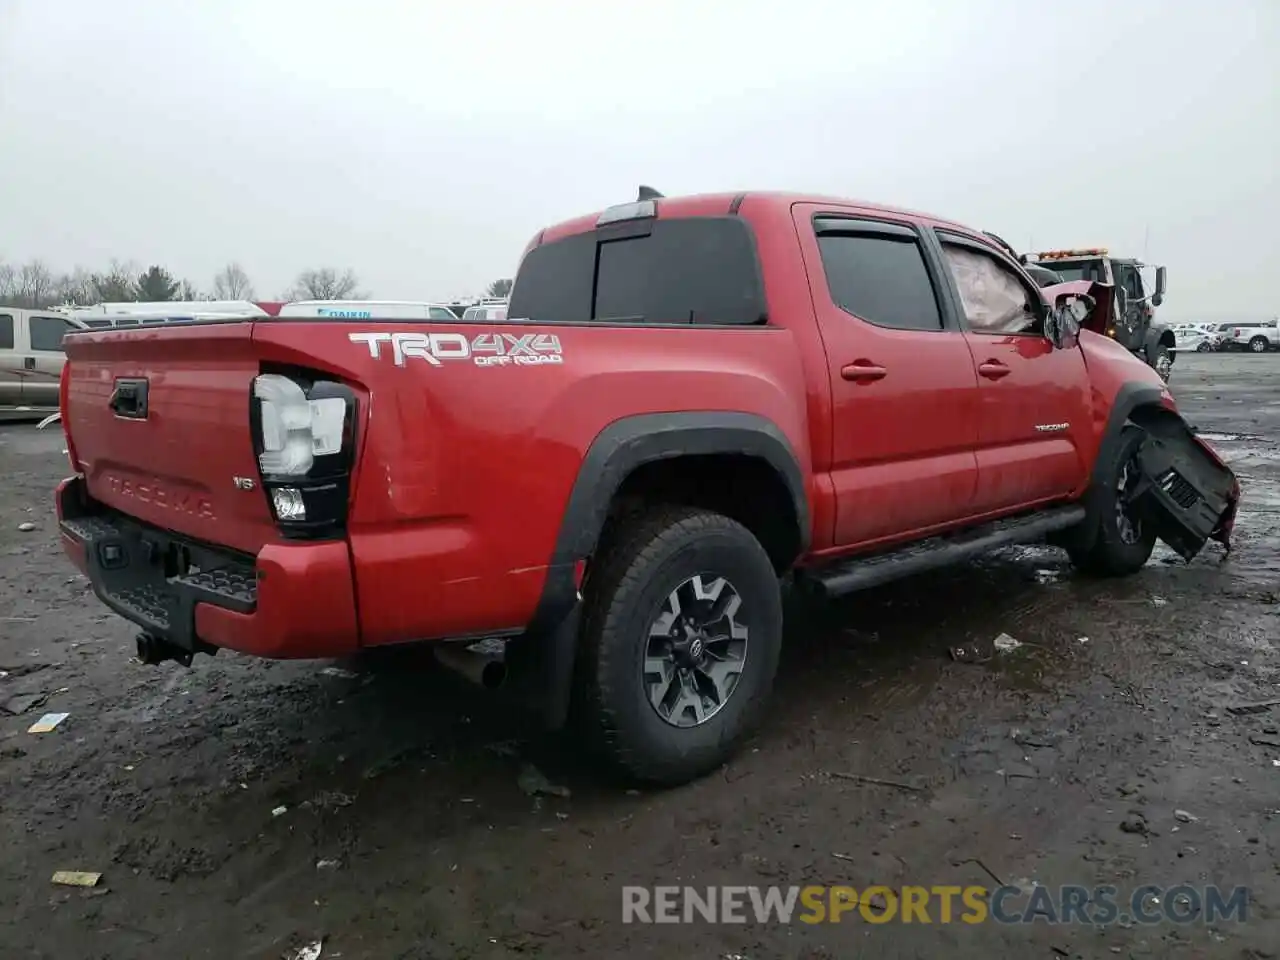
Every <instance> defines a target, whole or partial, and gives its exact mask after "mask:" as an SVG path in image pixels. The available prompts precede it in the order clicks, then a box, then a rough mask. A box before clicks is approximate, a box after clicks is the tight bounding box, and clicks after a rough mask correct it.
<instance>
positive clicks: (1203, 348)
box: [1196, 340, 1213, 353]
mask: <svg viewBox="0 0 1280 960" xmlns="http://www.w3.org/2000/svg"><path fill="white" fill-rule="evenodd" d="M1212 349H1213V347H1211V346H1209V341H1208V340H1201V341H1200V344H1199V346H1197V347H1196V353H1208V352H1209V351H1210V350H1212Z"/></svg>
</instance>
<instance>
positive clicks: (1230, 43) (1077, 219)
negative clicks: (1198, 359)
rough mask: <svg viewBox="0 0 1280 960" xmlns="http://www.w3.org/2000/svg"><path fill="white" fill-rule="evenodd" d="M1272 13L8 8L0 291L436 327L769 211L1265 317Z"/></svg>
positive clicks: (665, 3)
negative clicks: (510, 295) (120, 280)
mask: <svg viewBox="0 0 1280 960" xmlns="http://www.w3.org/2000/svg"><path fill="white" fill-rule="evenodd" d="M1278 24H1280V2H1277V0H1220V2H1218V3H1216V4H1212V5H1210V4H1206V3H1192V2H1190V0H1187V2H1177V0H1173V2H1163V3H1161V2H1151V3H1144V2H1101V3H1099V2H1094V0H1064V2H1059V3H1054V4H1050V5H1044V4H1028V3H1025V2H1017V0H954V2H945V3H944V2H942V0H934V2H931V3H930V2H913V0H894V2H892V3H885V2H883V0H844V2H836V0H833V2H830V3H817V2H808V0H732V2H730V0H705V2H702V3H695V2H693V0H679V2H676V0H645V2H640V3H630V2H624V0H606V2H592V0H577V2H571V0H525V2H517V0H509V2H498V0H416V2H413V0H406V2H390V0H363V2H361V3H359V4H357V3H353V2H350V0H342V2H333V0H0V258H3V259H6V260H8V261H10V262H12V261H21V260H26V259H29V258H32V257H40V258H43V259H44V260H46V261H47V262H48V263H49V264H50V265H51V266H53V267H55V268H58V269H67V268H70V267H72V266H75V265H83V266H86V267H90V268H94V269H97V268H99V267H100V266H102V265H105V263H106V262H107V261H108V260H110V259H111V258H113V257H114V258H120V259H124V260H132V261H135V262H137V263H139V264H150V263H161V264H163V265H165V266H167V267H168V268H169V269H171V270H172V271H173V272H174V273H175V274H177V275H179V276H183V277H188V278H190V279H192V280H193V281H195V282H196V283H197V284H198V285H199V286H201V287H203V288H206V289H207V288H208V287H209V285H210V283H211V280H212V276H213V274H214V272H215V271H216V270H217V269H218V268H219V267H220V266H221V265H223V264H224V263H226V262H227V261H229V260H232V259H235V260H239V261H240V262H241V263H242V264H243V265H244V266H245V268H246V269H247V270H248V272H249V274H250V275H251V277H252V278H253V280H254V282H255V284H256V287H257V290H258V294H259V295H260V296H262V297H267V296H271V295H273V294H276V293H278V292H280V291H281V290H283V289H284V288H285V287H286V286H287V285H288V284H289V283H290V281H291V280H292V278H293V276H294V275H295V274H296V273H297V272H298V271H299V270H300V269H303V268H305V267H310V266H319V265H326V264H331V265H334V266H339V267H345V266H351V267H353V268H355V270H356V271H357V272H358V273H359V275H360V277H361V279H362V280H363V282H364V285H365V286H366V287H367V288H369V289H370V290H372V292H373V293H374V294H376V295H377V296H379V297H383V298H394V299H419V298H424V299H436V298H447V297H451V296H455V295H462V294H469V293H474V292H479V291H480V290H481V288H482V287H483V286H484V284H485V283H487V282H488V281H489V280H492V279H494V278H497V277H502V276H510V275H511V273H512V272H513V270H514V268H515V265H516V261H517V258H518V257H519V254H520V251H521V249H522V248H523V246H524V244H525V242H526V241H527V240H528V239H529V237H530V236H532V235H533V234H534V233H535V232H536V231H537V230H538V229H539V228H540V227H542V226H543V225H545V224H547V223H549V222H555V221H557V220H562V219H565V218H567V217H570V216H573V215H576V214H579V213H584V212H587V211H590V210H595V209H598V208H600V207H603V206H606V205H608V204H611V203H617V202H621V201H625V200H630V199H633V198H634V195H635V190H636V187H637V185H638V184H640V183H648V184H651V185H653V186H655V187H657V188H658V189H659V190H662V191H663V192H664V193H667V194H676V193H689V192H701V191H719V190H737V189H752V188H756V189H759V188H765V189H789V190H802V191H815V192H822V193H826V194H835V195H839V196H850V197H856V198H860V199H865V200H873V201H879V202H885V203H891V204H895V205H899V206H908V207H913V208H916V209H923V210H927V211H930V212H933V213H936V214H939V215H942V216H946V217H950V218H953V219H958V220H961V221H963V222H966V223H968V224H970V225H972V226H976V227H980V228H983V229H989V230H993V231H995V232H997V233H999V234H1002V235H1003V236H1004V237H1005V238H1006V239H1008V240H1009V241H1010V242H1011V243H1013V244H1014V245H1015V246H1016V247H1019V248H1026V246H1027V245H1028V244H1032V245H1034V247H1035V248H1038V249H1039V248H1045V247H1052V246H1071V245H1089V246H1093V245H1106V246H1108V247H1110V248H1111V249H1112V251H1113V252H1116V253H1120V254H1136V255H1139V256H1142V255H1143V254H1144V253H1145V255H1146V257H1147V258H1148V259H1149V260H1150V261H1153V262H1161V263H1164V264H1166V265H1167V266H1168V268H1169V287H1170V293H1169V297H1168V299H1167V301H1166V306H1165V308H1164V309H1163V310H1162V315H1163V316H1164V317H1166V318H1169V319H1176V318H1187V319H1198V318H1201V317H1203V318H1205V319H1212V318H1215V317H1219V316H1224V317H1225V316H1246V315H1268V316H1269V315H1275V314H1277V313H1280V294H1278V293H1277V279H1280V271H1277V268H1276V264H1277V260H1278V259H1280V241H1278V240H1277V236H1278V235H1280V234H1278V233H1277V228H1276V225H1277V223H1278V222H1280V180H1278V179H1277V178H1276V176H1275V170H1276V163H1277V143H1278V140H1280V136H1278V128H1280V66H1277V56H1276V51H1277V50H1278V49H1280V26H1278Z"/></svg>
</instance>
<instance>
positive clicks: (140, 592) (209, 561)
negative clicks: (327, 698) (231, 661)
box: [55, 476, 360, 659]
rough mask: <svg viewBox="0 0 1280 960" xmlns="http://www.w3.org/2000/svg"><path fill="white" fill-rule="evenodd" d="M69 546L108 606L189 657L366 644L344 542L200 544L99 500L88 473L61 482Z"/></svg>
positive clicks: (333, 651) (281, 653)
mask: <svg viewBox="0 0 1280 960" xmlns="http://www.w3.org/2000/svg"><path fill="white" fill-rule="evenodd" d="M55 500H56V504H57V511H58V527H59V530H60V532H61V535H62V545H63V549H64V550H65V551H66V553H67V556H69V557H70V558H71V561H72V563H74V564H75V565H76V567H78V568H79V569H80V570H81V572H83V573H84V574H85V576H87V577H88V578H89V582H90V583H91V584H92V585H93V592H94V593H95V594H97V596H98V599H100V600H101V601H102V602H103V603H104V604H106V605H107V606H108V607H110V608H111V609H112V610H113V611H115V612H116V613H118V614H120V616H122V617H124V618H125V619H126V620H130V621H132V622H133V623H136V624H137V625H138V626H139V627H140V628H141V629H142V630H143V632H145V633H147V634H150V635H151V636H153V637H157V638H159V639H160V640H163V641H165V642H167V643H169V644H172V645H174V646H176V647H178V648H180V649H182V650H184V651H187V652H188V653H192V654H194V653H200V652H204V653H213V652H215V651H216V649H217V648H223V647H224V648H226V649H229V650H236V651H239V652H241V653H247V654H252V655H254V656H260V657H271V658H277V659H293V658H312V657H316V658H318V657H335V656H342V655H345V654H349V653H351V652H353V651H354V650H356V649H358V648H359V645H360V638H359V628H358V622H357V618H356V602H355V591H354V582H353V578H352V570H351V558H350V554H349V552H348V550H347V545H346V543H345V542H343V541H325V542H318V543H298V544H268V545H266V546H264V547H263V548H262V549H261V551H259V553H258V555H257V556H256V557H250V556H245V555H243V554H239V553H236V552H233V551H230V550H226V549H224V548H220V547H217V546H214V545H210V544H203V543H197V542H195V541H191V540H188V539H185V538H183V537H182V536H180V535H178V534H174V533H171V532H170V531H167V530H163V529H160V528H158V527H153V526H151V525H149V524H144V523H141V522H139V521H137V520H134V519H133V518H131V517H128V516H126V515H125V514H122V513H118V512H115V511H112V510H107V509H105V508H103V507H101V506H100V505H98V504H96V503H94V501H93V500H92V499H91V498H90V497H89V495H88V491H87V490H86V488H85V482H84V478H83V477H82V476H74V477H69V478H68V479H66V480H63V481H62V482H61V483H60V484H58V488H57V493H56V497H55Z"/></svg>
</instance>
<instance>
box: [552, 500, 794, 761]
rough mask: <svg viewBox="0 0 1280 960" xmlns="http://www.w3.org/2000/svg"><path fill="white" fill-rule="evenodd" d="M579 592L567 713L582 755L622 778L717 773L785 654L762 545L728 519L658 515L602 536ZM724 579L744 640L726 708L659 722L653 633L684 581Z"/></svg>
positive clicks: (755, 715) (773, 579)
mask: <svg viewBox="0 0 1280 960" xmlns="http://www.w3.org/2000/svg"><path fill="white" fill-rule="evenodd" d="M593 565H594V566H595V569H594V570H592V571H591V572H590V573H589V574H588V577H587V582H586V583H585V584H584V594H585V601H586V603H585V607H584V611H583V613H584V616H583V626H582V636H581V647H580V652H579V669H578V670H577V671H576V675H577V679H578V689H577V691H576V692H577V702H576V703H575V708H576V710H575V712H576V713H577V714H578V721H579V723H580V724H581V725H582V726H583V728H584V732H585V734H586V735H587V737H588V740H589V743H590V745H591V746H592V747H593V748H594V749H595V751H596V752H597V753H598V754H600V755H601V756H602V758H603V759H605V760H606V761H607V762H608V763H609V764H610V765H611V766H613V767H614V768H615V769H616V770H618V771H619V772H621V773H622V774H623V775H624V776H626V777H628V778H631V779H635V780H640V781H646V782H650V783H658V784H664V785H675V784H680V783H686V782H688V781H690V780H693V779H695V778H697V777H699V776H702V775H703V774H706V773H708V772H710V771H711V770H714V769H715V768H716V767H718V766H720V765H721V764H723V763H724V762H725V761H726V760H727V759H728V758H729V757H730V756H731V755H732V754H733V752H734V750H735V749H736V748H737V746H738V745H739V744H740V743H741V742H742V740H743V738H744V737H745V736H746V735H747V734H748V733H749V732H750V731H751V729H752V728H753V727H754V726H755V724H756V723H757V722H758V721H759V720H760V718H761V716H762V714H763V712H764V707H765V702H766V701H767V699H768V696H769V693H770V690H771V688H772V686H773V678H774V674H775V673H776V672H777V667H778V655H779V652H780V650H781V648H782V595H781V585H780V583H779V580H778V576H777V574H776V573H775V571H774V568H773V564H772V563H771V562H770V560H769V556H768V554H766V553H765V551H764V548H763V547H762V546H761V545H760V542H759V541H758V540H756V538H755V537H754V536H752V534H751V533H750V531H748V530H747V529H746V528H745V527H744V526H742V525H741V524H739V523H737V522H736V521H734V520H731V519H729V518H728V517H725V516H722V515H720V514H717V513H712V512H709V511H705V510H697V509H693V508H688V507H671V506H664V507H658V508H655V509H653V510H651V511H648V512H646V513H643V514H640V515H639V516H636V517H634V518H632V519H631V520H630V521H629V522H628V523H627V525H626V527H625V528H624V529H622V530H620V531H618V533H617V534H616V535H615V536H613V537H610V542H609V543H608V544H607V545H605V546H604V550H603V553H602V554H601V555H598V556H597V557H596V558H595V559H594V561H593ZM698 575H702V576H704V577H706V576H707V575H711V576H714V577H717V578H719V577H723V578H725V579H726V580H727V581H728V583H729V584H730V585H731V587H732V588H733V589H734V590H735V591H736V592H737V594H738V595H739V596H740V597H741V600H742V603H741V606H740V607H739V608H738V609H739V610H740V611H743V612H740V613H739V615H738V619H739V620H740V621H741V622H742V623H743V624H745V625H746V626H747V628H748V636H747V641H746V652H745V656H744V659H743V665H742V672H741V675H740V677H739V679H738V681H737V685H736V686H735V687H734V688H733V689H732V691H731V693H729V694H728V695H727V696H725V697H724V699H723V706H721V707H720V708H719V709H718V710H717V711H716V712H714V713H713V714H712V715H710V716H709V717H708V718H707V719H705V720H704V721H703V722H701V723H700V724H698V725H696V726H687V727H677V726H673V725H672V724H671V723H669V722H668V721H667V720H665V719H663V718H662V717H660V716H659V715H658V711H657V710H656V709H655V707H654V706H653V704H652V703H651V702H650V699H649V694H648V690H647V689H646V684H645V676H644V658H645V654H646V646H647V644H648V642H649V631H650V628H651V626H652V625H653V623H654V621H655V620H656V618H657V617H658V615H659V613H660V611H661V610H662V609H663V605H664V603H665V602H666V601H667V598H668V596H669V595H670V594H671V593H672V592H673V591H675V590H676V588H677V587H679V586H680V585H681V584H682V583H684V582H685V581H686V580H688V579H689V578H691V577H694V576H698Z"/></svg>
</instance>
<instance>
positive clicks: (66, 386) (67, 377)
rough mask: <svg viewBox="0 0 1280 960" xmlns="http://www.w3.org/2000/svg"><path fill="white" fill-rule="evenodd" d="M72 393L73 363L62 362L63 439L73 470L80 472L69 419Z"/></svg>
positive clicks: (59, 385) (59, 381) (59, 402)
mask: <svg viewBox="0 0 1280 960" xmlns="http://www.w3.org/2000/svg"><path fill="white" fill-rule="evenodd" d="M70 393H71V364H70V363H67V362H64V363H63V364H62V375H61V376H60V377H59V378H58V412H59V413H60V414H61V419H62V439H63V442H65V443H66V445H67V459H68V460H69V461H71V470H72V472H74V473H79V472H80V460H79V458H78V457H76V447H75V444H73V443H72V442H71V422H70V421H69V420H68V419H67V397H68V396H69V395H70Z"/></svg>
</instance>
